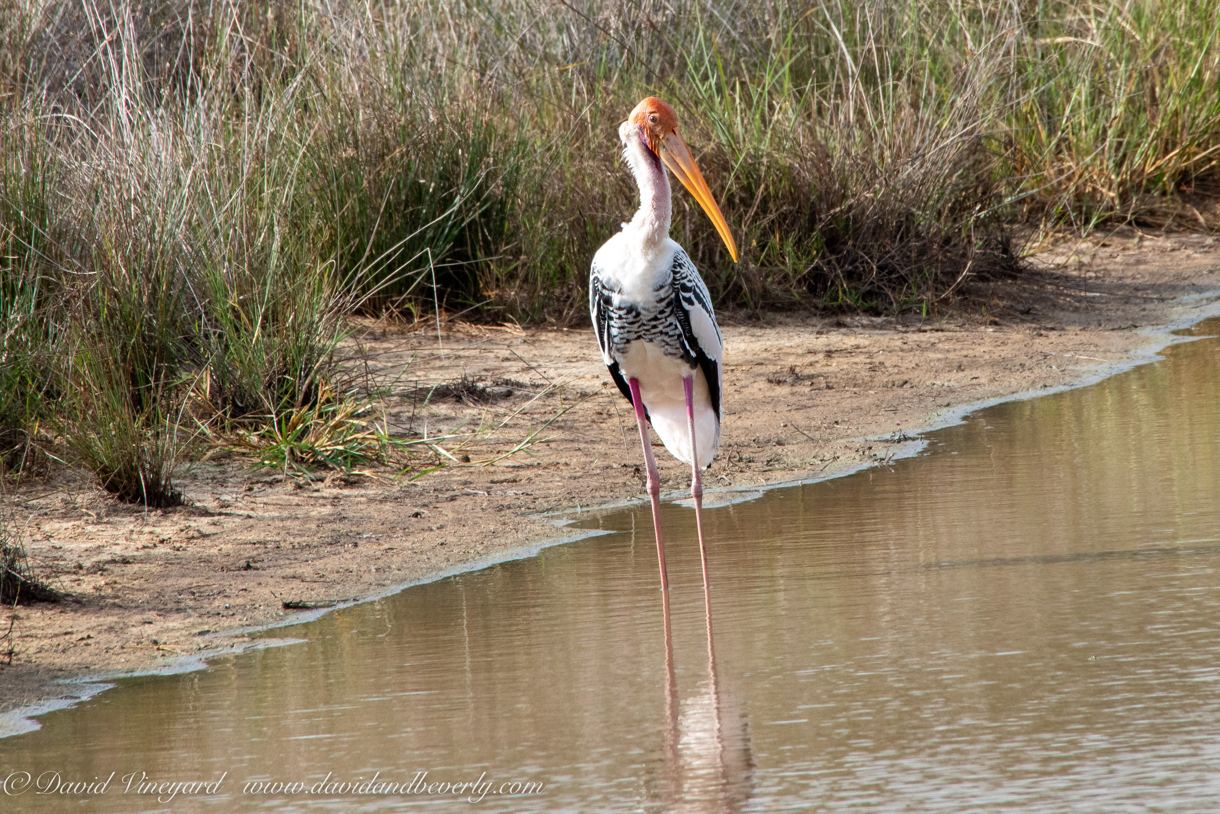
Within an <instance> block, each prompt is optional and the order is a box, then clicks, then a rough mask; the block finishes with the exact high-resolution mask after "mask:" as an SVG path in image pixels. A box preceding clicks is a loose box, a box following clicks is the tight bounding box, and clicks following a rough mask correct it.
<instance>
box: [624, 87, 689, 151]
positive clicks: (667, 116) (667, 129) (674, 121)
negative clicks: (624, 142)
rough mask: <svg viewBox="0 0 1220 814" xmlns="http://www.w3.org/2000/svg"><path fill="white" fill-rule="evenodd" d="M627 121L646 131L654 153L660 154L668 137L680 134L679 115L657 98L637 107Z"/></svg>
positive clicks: (648, 99)
mask: <svg viewBox="0 0 1220 814" xmlns="http://www.w3.org/2000/svg"><path fill="white" fill-rule="evenodd" d="M627 121H629V122H631V123H632V124H634V125H636V126H638V127H639V128H640V129H641V130H643V131H644V137H645V138H646V139H647V140H648V146H649V147H650V148H651V149H652V151H653V152H654V153H660V150H661V144H662V142H663V140H664V138H665V137H666V136H668V135H670V134H672V133H677V132H678V114H677V113H675V112H674V109H673V108H672V107H670V106H669V105H668V104H666V103H665V102H664V101H663V100H661V99H658V98H657V97H655V96H649V97H648V98H647V99H645V100H643V101H642V102H640V103H639V104H638V105H636V106H635V110H633V111H631V115H630V116H628V117H627Z"/></svg>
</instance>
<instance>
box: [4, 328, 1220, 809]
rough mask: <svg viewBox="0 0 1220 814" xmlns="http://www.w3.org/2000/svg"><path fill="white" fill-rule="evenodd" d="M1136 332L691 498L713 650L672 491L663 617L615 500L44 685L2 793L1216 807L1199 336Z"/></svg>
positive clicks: (645, 550) (131, 804)
mask: <svg viewBox="0 0 1220 814" xmlns="http://www.w3.org/2000/svg"><path fill="white" fill-rule="evenodd" d="M1202 327H1203V328H1204V329H1206V328H1209V327H1210V328H1211V329H1213V330H1217V329H1220V325H1215V324H1213V325H1211V326H1207V325H1204V326H1202ZM1204 332H1205V331H1200V333H1201V334H1202V333H1204ZM1166 356H1167V359H1166V360H1165V361H1162V362H1157V363H1155V364H1152V365H1147V366H1143V367H1140V368H1137V369H1135V370H1131V371H1128V372H1126V373H1123V374H1120V375H1118V376H1115V377H1112V378H1110V379H1108V380H1106V381H1104V382H1102V383H1100V384H1098V385H1095V386H1092V387H1088V388H1085V389H1081V390H1076V391H1072V392H1066V393H1060V394H1056V395H1052V396H1048V397H1044V398H1040V399H1035V400H1030V401H1021V402H1016V403H1012V404H1008V405H1002V406H999V407H995V408H990V409H987V410H984V411H982V412H980V413H977V414H975V415H974V416H972V417H970V418H968V419H967V420H966V422H965V423H964V424H963V425H961V426H958V427H953V428H949V429H947V430H942V431H939V432H937V433H934V434H932V435H931V436H930V440H929V446H928V448H927V450H926V451H925V453H924V454H921V455H920V456H917V457H915V458H912V459H908V460H904V461H900V462H897V463H895V464H893V465H892V466H889V467H881V468H877V469H874V470H872V471H868V472H862V473H859V474H857V475H854V476H851V477H847V478H842V479H839V480H835V481H830V482H825V483H820V484H816V485H812V486H808V487H802V488H793V489H785V490H778V491H775V492H771V493H769V494H768V495H766V496H765V497H764V498H762V499H759V500H757V501H754V502H751V503H744V504H739V505H735V506H726V507H723V508H720V509H716V510H712V511H709V512H708V513H707V517H706V523H707V527H708V532H709V534H710V537H711V539H712V540H713V541H714V542H713V544H712V546H711V551H710V561H711V569H712V576H713V583H714V585H713V591H712V605H711V607H712V614H713V617H712V621H713V628H714V638H713V642H714V650H709V647H708V639H707V629H708V626H707V618H706V615H705V605H704V598H703V593H702V590H701V586H700V572H699V560H698V555H697V549H696V546H695V542H694V538H693V523H692V515H691V513H690V510H689V509H685V508H683V507H681V506H676V505H669V506H667V507H666V508H665V511H664V521H665V524H666V528H667V529H668V530H669V531H670V539H669V541H668V550H669V552H670V578H671V580H672V582H673V589H672V592H671V597H672V598H671V610H672V613H671V618H672V623H671V624H670V625H669V626H668V629H667V626H666V624H665V615H664V613H663V609H662V603H661V597H660V594H659V591H658V587H657V575H656V560H655V549H654V547H653V543H652V536H651V523H650V518H649V515H648V511H647V507H643V508H641V509H640V510H638V511H633V512H620V513H616V514H612V515H607V516H604V517H602V518H600V519H598V520H595V521H593V523H594V524H595V525H599V526H600V527H601V528H604V529H605V530H608V531H612V532H614V533H613V534H611V535H606V536H602V537H597V538H593V539H589V540H585V541H582V542H579V543H574V544H570V545H566V546H561V547H557V548H552V549H548V550H546V551H544V552H543V553H541V554H539V555H538V556H536V557H533V558H530V559H526V560H520V561H516V562H511V563H506V564H502V565H498V566H495V567H492V568H488V569H485V570H483V571H479V572H475V573H469V574H464V575H461V576H457V577H452V578H449V579H445V580H442V581H440V582H436V583H433V584H430V585H424V586H419V587H415V588H411V589H409V590H406V591H404V592H402V593H401V594H399V595H397V596H394V597H391V598H388V599H385V600H382V601H378V602H372V603H368V604H365V605H362V606H358V607H354V608H350V609H346V610H343V611H340V612H336V613H332V614H330V615H328V616H326V617H324V618H322V619H321V620H319V621H317V622H313V623H311V624H308V625H301V626H298V627H294V628H287V629H281V630H278V631H273V632H272V633H269V634H268V635H269V636H277V637H283V636H298V637H301V638H304V639H306V641H305V642H303V643H300V644H294V645H289V646H283V647H275V648H269V649H266V650H262V651H259V652H255V653H250V654H246V655H242V656H236V657H227V658H221V659H217V660H215V661H213V663H212V664H211V666H210V668H209V669H208V670H206V671H200V672H195V673H191V674H187V675H180V676H170V677H147V678H138V679H130V680H125V681H122V682H121V686H120V687H118V688H117V689H114V690H110V691H108V692H105V693H103V694H101V695H99V696H97V697H95V698H94V699H93V700H91V701H89V702H87V703H84V704H82V705H80V706H79V707H77V708H75V709H71V710H64V711H60V712H55V713H51V714H48V715H45V716H43V717H42V718H41V719H40V720H41V723H42V729H41V730H40V731H38V732H32V733H29V734H25V735H20V736H16V737H12V738H8V739H5V740H2V741H0V774H3V775H4V777H6V778H7V781H6V782H7V783H8V787H7V789H6V790H7V793H8V795H11V796H8V797H7V798H5V800H4V801H3V802H0V809H2V810H4V811H8V810H19V811H70V810H81V811H137V810H174V811H224V812H232V811H258V810H275V811H312V810H329V811H349V810H368V811H377V810H388V809H397V808H401V807H403V806H404V805H411V806H420V807H425V808H428V809H430V810H438V811H441V810H444V811H449V810H467V809H471V810H487V811H561V810H562V811H575V812H586V811H588V812H592V811H599V812H600V811H624V812H627V811H638V810H644V811H709V812H719V811H768V812H770V811H783V810H793V811H813V810H816V811H849V810H858V811H870V812H871V811H908V810H915V811H978V810H1001V809H1005V808H1008V809H1012V810H1021V811H1033V812H1065V811H1080V812H1098V811H1105V812H1124V811H1132V812H1135V811H1141V812H1142V811H1183V812H1199V811H1215V810H1220V342H1217V341H1216V340H1209V339H1204V340H1200V341H1197V342H1191V343H1187V344H1182V345H1177V346H1174V347H1172V348H1170V349H1169V350H1168V351H1167V352H1166ZM730 429H731V428H730ZM56 772H57V773H58V775H56V774H53V773H56ZM111 773H114V776H113V779H112V780H111V781H110V782H109V784H108V785H107V786H106V787H105V788H104V789H103V790H101V791H100V792H99V791H98V790H96V789H95V790H94V792H93V793H92V794H89V793H80V792H79V791H78V792H75V793H62V790H61V793H58V794H41V795H40V794H37V793H36V792H37V788H36V786H37V784H38V782H39V778H40V777H41V778H42V782H43V784H44V786H45V787H47V788H51V787H54V786H55V785H56V783H60V782H62V783H68V782H73V783H79V782H88V781H92V780H94V778H97V780H98V781H99V782H100V781H104V780H105V779H106V778H107V777H109V776H110V775H111ZM27 774H28V777H29V781H28V782H29V784H30V785H29V786H28V787H27V788H25V790H24V791H22V790H21V788H20V787H21V784H22V783H23V782H26V781H25V779H24V778H26V776H27ZM57 778H58V779H57ZM125 778H127V779H125ZM189 781H202V782H211V783H212V786H211V787H210V788H206V789H204V788H195V787H187V788H185V789H182V790H179V791H178V792H177V794H176V796H174V797H173V799H168V798H169V797H170V795H171V793H173V788H172V787H168V786H166V787H163V788H162V789H160V791H161V792H162V794H161V798H162V800H165V802H164V803H159V802H158V800H157V795H156V794H150V793H147V792H149V791H152V790H155V785H149V784H150V783H151V784H163V783H173V782H189ZM437 784H470V785H467V786H464V787H463V788H462V789H461V791H460V792H459V793H454V792H452V791H451V790H446V789H444V788H442V787H441V786H440V785H437ZM529 784H541V787H542V788H541V790H540V791H538V790H536V789H535V788H531V787H530V785H529ZM141 792H144V793H141ZM208 792H211V793H208ZM390 792H395V793H390ZM514 792H516V794H514ZM530 792H533V793H530ZM471 799H477V800H478V801H477V802H470V800H471ZM14 803H15V804H16V808H15V809H13V808H12V804H14Z"/></svg>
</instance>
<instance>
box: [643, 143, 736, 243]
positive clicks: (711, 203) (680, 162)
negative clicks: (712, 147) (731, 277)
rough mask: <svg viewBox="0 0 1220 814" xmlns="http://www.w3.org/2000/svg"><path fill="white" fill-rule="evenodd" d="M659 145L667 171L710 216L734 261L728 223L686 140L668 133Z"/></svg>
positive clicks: (658, 153) (659, 152) (660, 154)
mask: <svg viewBox="0 0 1220 814" xmlns="http://www.w3.org/2000/svg"><path fill="white" fill-rule="evenodd" d="M659 146H660V149H659V150H657V155H659V156H660V157H661V160H662V161H664V162H665V166H667V167H669V171H670V172H672V173H673V174H674V176H675V177H676V178H677V179H678V180H679V181H681V182H682V186H684V187H686V190H687V191H688V192H689V193H690V194H691V195H693V196H694V197H695V200H696V201H698V202H699V205H700V206H702V207H703V211H704V212H706V213H707V216H708V217H709V218H711V221H712V224H713V225H714V226H715V227H716V231H717V232H718V233H719V234H720V239H721V240H723V241H724V245H725V246H727V247H728V249H729V254H731V255H733V262H734V263H736V262H737V244H736V243H734V242H733V235H732V234H731V233H730V232H729V225H728V224H727V223H725V221H724V215H722V214H720V207H719V206H717V204H716V199H715V198H713V197H712V191H711V190H710V189H708V188H707V182H706V181H704V180H703V173H701V172H699V165H698V164H696V163H695V159H694V158H693V157H692V156H691V154H690V150H688V149H687V148H686V142H684V141H683V140H682V137H681V136H679V135H678V134H677V133H669V134H668V135H666V136H665V137H664V138H663V139H661V144H660V145H659Z"/></svg>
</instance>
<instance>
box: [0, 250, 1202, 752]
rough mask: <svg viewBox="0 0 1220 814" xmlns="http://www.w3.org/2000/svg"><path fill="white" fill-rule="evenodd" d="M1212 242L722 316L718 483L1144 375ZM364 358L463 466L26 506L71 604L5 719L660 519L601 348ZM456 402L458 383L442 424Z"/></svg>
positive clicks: (681, 486) (460, 338)
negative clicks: (149, 506)
mask: <svg viewBox="0 0 1220 814" xmlns="http://www.w3.org/2000/svg"><path fill="white" fill-rule="evenodd" d="M1217 243H1218V242H1217V240H1216V238H1214V237H1206V236H1199V235H1186V236H1169V237H1158V236H1147V235H1144V236H1141V235H1137V234H1135V233H1133V232H1130V233H1128V232H1124V233H1119V234H1117V235H1113V236H1110V237H1109V238H1107V239H1105V240H1102V239H1097V240H1094V241H1091V242H1085V243H1079V244H1077V243H1072V244H1067V245H1064V246H1062V247H1060V248H1059V249H1057V250H1055V251H1053V252H1049V253H1047V254H1045V255H1042V256H1041V257H1040V261H1039V263H1040V266H1041V269H1040V271H1039V272H1038V273H1037V274H1034V275H1032V276H1031V277H1030V278H1028V279H1023V280H1021V281H1017V282H993V283H986V284H982V283H979V284H975V285H974V286H973V288H972V290H971V291H970V292H969V297H968V298H967V299H964V300H961V301H958V302H955V303H952V304H950V305H948V306H947V307H946V310H945V312H944V313H942V314H940V315H937V316H936V317H934V318H933V317H929V318H926V319H920V318H917V317H912V316H906V317H901V318H898V319H879V318H862V317H842V318H836V317H833V316H831V317H813V316H793V315H783V316H776V317H773V318H768V319H765V320H762V321H761V322H759V321H754V322H734V321H733V320H732V319H723V318H722V322H724V323H726V324H725V325H724V326H723V327H724V334H725V340H726V346H727V351H726V354H727V360H726V362H727V363H726V371H725V401H726V410H727V417H726V420H725V426H724V440H723V443H722V446H721V449H720V454H719V456H718V458H717V459H716V461H715V463H714V464H713V465H712V468H711V469H710V470H709V472H708V474H707V476H706V478H705V483H706V484H707V486H708V487H709V488H712V489H714V488H716V487H720V488H742V487H752V486H759V485H765V484H772V483H777V482H784V481H791V480H795V479H798V478H802V477H807V476H809V475H811V474H814V473H821V474H826V475H829V474H834V473H836V472H844V471H848V470H850V469H854V468H856V467H858V466H860V465H862V464H869V463H874V462H881V461H884V460H885V459H886V458H887V457H888V456H889V455H890V454H891V451H892V450H893V449H894V447H895V442H896V441H899V440H902V439H904V438H905V437H906V434H908V433H912V432H915V431H917V430H919V429H923V428H926V427H928V426H930V425H932V424H935V423H937V422H938V421H940V420H943V419H944V417H945V416H946V415H947V414H951V413H954V412H955V411H959V410H960V409H961V408H962V407H963V406H965V405H974V404H977V403H979V402H983V401H988V400H997V399H1003V398H1006V397H1010V396H1013V395H1016V394H1019V393H1025V392H1029V391H1037V390H1040V389H1048V388H1057V387H1061V386H1065V385H1071V384H1073V383H1077V382H1080V381H1083V380H1086V379H1088V378H1096V376H1097V375H1099V372H1101V371H1103V370H1106V369H1110V368H1111V367H1112V366H1114V365H1118V364H1123V363H1126V362H1129V361H1131V360H1135V359H1139V358H1144V357H1146V356H1147V355H1148V354H1149V353H1150V352H1152V350H1154V349H1156V348H1159V347H1161V346H1163V345H1164V344H1165V342H1166V334H1165V327H1166V326H1168V325H1171V324H1175V323H1180V322H1182V321H1183V320H1192V321H1193V319H1195V318H1198V317H1201V316H1203V315H1205V314H1207V313H1209V311H1208V309H1209V308H1211V309H1212V311H1214V310H1215V305H1216V302H1217V297H1220V245H1217ZM360 341H361V344H362V345H363V347H364V350H366V351H367V354H368V362H367V364H368V365H369V369H370V371H371V372H372V373H374V374H375V375H377V376H381V377H383V380H384V381H385V382H386V383H388V384H389V387H390V390H391V392H392V395H391V396H390V397H389V398H388V399H387V401H386V410H387V420H388V421H389V423H390V425H391V426H397V427H400V428H409V429H411V430H413V431H415V432H419V433H426V434H427V435H428V436H429V437H434V436H436V437H448V438H447V440H442V441H440V442H439V443H440V445H441V446H442V447H444V448H445V449H446V451H447V452H449V453H450V454H451V455H452V457H453V458H454V459H455V460H448V461H447V463H448V465H447V466H445V467H444V468H442V469H440V470H438V471H435V472H432V473H430V474H427V475H425V476H423V477H421V478H418V479H415V480H410V479H408V478H383V479H377V480H370V479H366V478H358V479H355V480H353V481H344V480H342V479H336V478H331V479H328V480H327V481H325V482H319V483H315V484H312V485H301V484H299V483H296V482H294V481H293V480H291V479H286V478H285V477H283V476H282V475H281V474H279V473H276V472H273V471H268V470H253V469H251V468H250V467H249V461H248V460H243V459H240V458H237V457H230V458H227V459H221V460H218V459H216V458H213V459H211V460H210V461H208V462H207V463H205V464H201V465H199V466H197V467H195V468H194V469H193V470H192V471H190V472H189V473H187V474H186V475H185V477H184V478H183V483H182V485H183V487H184V492H185V493H186V495H187V497H188V499H189V501H190V502H191V504H192V505H190V506H188V507H183V508H179V509H174V510H168V511H143V510H140V509H137V508H134V507H130V506H125V505H120V504H117V503H115V502H113V501H111V500H109V499H108V498H106V497H105V496H104V495H103V494H102V493H101V492H100V491H99V490H98V489H97V488H96V487H94V486H92V485H91V484H90V483H89V482H88V481H86V480H82V479H79V478H73V477H69V476H60V477H57V479H56V480H55V481H54V482H50V483H43V484H33V485H27V486H25V487H24V488H23V490H22V491H21V492H20V493H18V494H16V495H10V496H9V499H8V501H7V504H8V505H7V506H5V511H6V513H7V517H6V520H7V522H8V523H10V524H11V525H10V526H9V528H12V529H18V530H20V534H21V535H22V539H23V541H24V543H25V546H26V550H27V552H28V554H29V557H30V561H31V563H32V564H33V566H34V567H35V568H36V570H37V572H38V573H39V575H41V576H42V577H43V578H45V579H47V580H49V581H50V582H51V583H52V584H53V585H55V586H57V587H59V588H60V589H61V590H63V591H64V592H66V593H67V594H68V596H69V598H68V599H67V600H65V601H63V602H59V603H56V604H34V605H28V606H21V607H18V608H16V609H11V608H10V609H6V610H5V613H4V617H3V622H4V624H3V626H0V633H3V631H4V630H6V629H7V630H8V637H7V638H6V639H0V651H2V652H4V653H7V652H8V651H9V650H10V649H11V650H12V658H11V663H5V660H0V712H4V711H11V710H14V709H16V708H18V707H22V706H26V705H30V704H38V703H43V704H45V703H47V702H52V703H54V702H55V699H68V700H69V701H70V700H71V699H73V698H75V697H77V696H79V695H80V694H81V688H80V686H79V685H77V684H72V683H68V684H65V683H62V682H63V680H64V679H73V678H78V677H80V676H82V675H101V674H106V673H112V672H114V671H139V670H148V669H158V668H164V667H165V666H167V665H168V664H171V663H173V662H174V661H176V660H180V659H181V658H182V657H183V656H197V655H200V654H207V653H210V652H215V651H218V650H223V649H225V648H230V647H233V646H235V645H236V646H240V645H241V642H242V641H243V639H244V637H243V636H242V635H241V633H240V632H238V633H236V634H233V631H240V629H243V628H248V627H250V626H258V625H266V624H274V623H280V622H284V621H292V620H295V619H297V618H300V616H301V614H302V613H304V612H306V611H300V610H293V609H291V608H296V607H309V606H327V605H330V604H333V603H342V602H347V601H351V600H357V599H361V598H366V597H369V596H373V595H377V594H381V593H384V592H385V591H387V590H388V589H391V588H393V587H395V586H400V585H403V584H405V583H411V582H418V581H423V580H426V579H428V578H430V577H434V576H435V575H437V574H440V573H446V572H451V571H453V570H457V569H461V568H465V567H470V566H472V565H475V564H477V563H479V562H482V561H486V560H488V559H494V558H496V557H503V556H505V555H506V553H507V552H511V551H514V550H516V549H520V548H522V547H524V546H527V545H530V544H538V543H542V542H546V541H549V540H556V539H559V538H561V537H563V536H564V532H563V530H562V529H560V528H558V527H556V526H555V525H554V523H553V517H543V516H541V515H548V514H553V513H555V512H563V513H565V515H567V516H574V515H575V514H576V513H577V512H578V510H579V507H589V506H598V505H604V504H606V503H611V502H616V501H623V500H631V499H639V498H642V497H643V489H642V484H643V475H642V472H641V455H640V452H639V448H638V439H637V436H636V434H635V426H634V419H633V416H632V413H631V409H630V404H628V403H627V402H626V401H625V400H624V399H623V398H622V396H621V395H620V394H619V393H618V391H617V389H616V388H615V387H614V386H613V384H611V382H610V380H609V376H608V375H607V372H606V370H605V368H604V366H602V364H601V362H600V359H599V357H598V355H597V353H596V345H595V343H594V341H593V337H592V334H591V332H590V331H588V330H584V329H580V330H575V329H574V330H550V331H548V330H521V329H515V328H476V327H469V326H457V327H455V328H454V329H453V330H450V331H447V332H445V333H444V334H443V335H442V336H441V337H440V340H439V341H438V337H437V334H436V332H435V331H432V332H405V333H404V332H393V331H384V330H380V329H372V330H370V331H369V332H368V334H367V335H365V336H364V337H363V338H362V339H361V340H360ZM463 382H465V383H464V384H463ZM472 384H473V385H474V386H472ZM435 385H442V386H443V385H456V386H451V387H448V388H445V389H442V390H438V391H436V392H435V393H433V398H432V401H431V402H430V403H421V394H422V393H423V392H426V389H427V388H430V387H432V386H435ZM463 393H464V394H465V396H466V401H462V400H460V397H461V396H462V395H463ZM514 450H517V451H515V452H513V451H514ZM510 452H511V453H512V454H508V453H510ZM658 463H659V464H660V466H661V470H662V478H663V481H664V484H663V489H665V490H666V491H669V492H671V493H676V494H674V495H673V496H674V497H681V496H682V494H681V492H682V490H685V489H686V488H687V487H688V480H687V479H688V477H689V472H688V471H687V470H686V469H685V468H684V467H682V466H681V465H680V464H678V463H677V462H675V461H673V460H672V459H670V458H669V457H668V455H667V454H665V453H664V450H663V448H661V447H659V445H658ZM10 622H11V623H12V626H11V628H10V627H9V623H10ZM11 720H12V719H11V717H10V724H11ZM4 726H5V724H4V723H3V722H0V734H3V731H2V728H3V727H4Z"/></svg>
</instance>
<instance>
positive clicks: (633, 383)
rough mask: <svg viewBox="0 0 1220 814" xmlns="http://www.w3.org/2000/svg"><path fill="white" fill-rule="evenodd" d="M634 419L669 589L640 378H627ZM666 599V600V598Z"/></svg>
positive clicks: (663, 582) (658, 488)
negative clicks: (646, 466) (638, 431)
mask: <svg viewBox="0 0 1220 814" xmlns="http://www.w3.org/2000/svg"><path fill="white" fill-rule="evenodd" d="M627 384H628V385H629V386H630V387H631V404H632V406H633V407H635V420H636V423H638V424H639V425H640V443H641V444H643V446H644V462H645V463H646V464H647V465H648V497H649V498H651V499H652V529H653V531H654V532H656V535H657V561H658V562H660V564H661V590H662V591H666V592H668V591H669V576H668V575H667V574H666V573H665V543H664V542H662V540H661V478H660V476H659V475H657V459H656V458H654V457H653V456H652V441H651V440H650V439H649V438H648V420H647V419H646V418H644V400H643V399H641V398H640V380H639V379H628V380H627ZM667 601H668V600H667Z"/></svg>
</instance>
